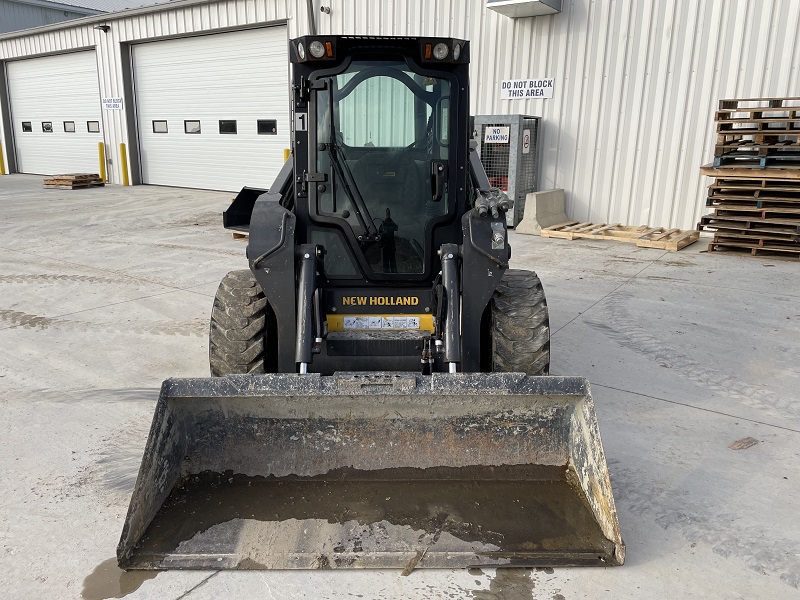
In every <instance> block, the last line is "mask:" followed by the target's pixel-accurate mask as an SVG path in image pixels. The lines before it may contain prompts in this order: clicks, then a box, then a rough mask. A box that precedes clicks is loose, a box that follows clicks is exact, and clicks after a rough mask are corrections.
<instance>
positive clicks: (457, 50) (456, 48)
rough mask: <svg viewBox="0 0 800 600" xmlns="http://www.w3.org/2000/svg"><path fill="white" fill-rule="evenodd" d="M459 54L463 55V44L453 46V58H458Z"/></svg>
mask: <svg viewBox="0 0 800 600" xmlns="http://www.w3.org/2000/svg"><path fill="white" fill-rule="evenodd" d="M459 56H461V44H456V45H455V46H453V60H458V57H459Z"/></svg>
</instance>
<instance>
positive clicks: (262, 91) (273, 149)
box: [133, 27, 290, 190]
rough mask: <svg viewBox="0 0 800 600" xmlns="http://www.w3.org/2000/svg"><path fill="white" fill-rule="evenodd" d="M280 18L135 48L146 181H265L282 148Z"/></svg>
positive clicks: (285, 94) (285, 134)
mask: <svg viewBox="0 0 800 600" xmlns="http://www.w3.org/2000/svg"><path fill="white" fill-rule="evenodd" d="M287 43H288V42H287V34H286V28H285V27H270V28H268V29H254V30H249V31H238V32H233V33H219V34H214V35H205V36H200V37H193V38H185V39H179V40H167V41H162V42H151V43H148V44H141V45H138V46H136V47H134V51H133V69H134V80H135V87H136V110H137V116H138V121H139V149H140V161H141V165H142V178H143V181H144V183H151V184H158V185H174V186H178V187H194V188H205V189H212V190H238V189H240V188H241V187H242V186H245V185H249V186H254V187H269V186H271V185H272V182H273V181H274V179H275V176H276V175H277V174H278V171H279V170H280V168H281V166H282V165H283V149H284V148H288V147H289V137H290V135H289V134H290V132H289V87H288V85H289V84H288V72H289V66H288V60H287Z"/></svg>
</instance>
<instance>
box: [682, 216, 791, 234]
mask: <svg viewBox="0 0 800 600" xmlns="http://www.w3.org/2000/svg"><path fill="white" fill-rule="evenodd" d="M698 229H736V230H738V231H742V230H750V231H761V232H764V233H781V234H785V235H789V236H800V219H753V218H750V217H740V216H733V217H732V216H727V217H720V216H718V215H713V214H712V215H703V216H702V217H700V223H698Z"/></svg>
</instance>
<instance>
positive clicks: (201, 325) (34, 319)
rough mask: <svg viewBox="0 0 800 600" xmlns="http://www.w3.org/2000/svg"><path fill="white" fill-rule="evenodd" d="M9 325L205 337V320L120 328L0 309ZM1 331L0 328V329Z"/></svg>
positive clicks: (37, 328)
mask: <svg viewBox="0 0 800 600" xmlns="http://www.w3.org/2000/svg"><path fill="white" fill-rule="evenodd" d="M2 322H6V323H8V324H9V327H8V328H9V329H13V328H16V327H23V328H25V329H36V330H38V331H44V330H45V329H50V328H51V327H55V328H58V329H59V330H63V331H76V332H86V331H98V330H100V331H107V332H115V333H138V334H151V335H153V334H154V335H181V336H205V335H207V333H208V320H207V319H190V320H188V321H178V322H169V321H166V322H163V323H154V322H145V323H130V324H127V326H124V327H120V326H116V325H114V324H113V323H91V322H89V321H71V320H69V319H62V318H59V317H45V316H43V315H33V314H29V313H26V312H22V311H18V310H10V309H0V323H2ZM0 329H2V327H0Z"/></svg>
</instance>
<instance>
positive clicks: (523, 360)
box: [490, 269, 550, 375]
mask: <svg viewBox="0 0 800 600" xmlns="http://www.w3.org/2000/svg"><path fill="white" fill-rule="evenodd" d="M490 310H491V315H490V316H491V323H490V331H491V341H492V371H493V372H499V373H511V372H516V373H525V374H527V375H548V374H549V373H550V319H549V316H548V313H547V300H546V299H545V296H544V288H542V282H541V281H539V277H537V275H536V273H534V272H533V271H522V270H516V269H509V270H508V271H506V273H505V274H504V275H503V279H502V281H501V282H500V285H499V286H498V287H497V289H496V290H495V292H494V295H493V296H492V300H491V304H490Z"/></svg>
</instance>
